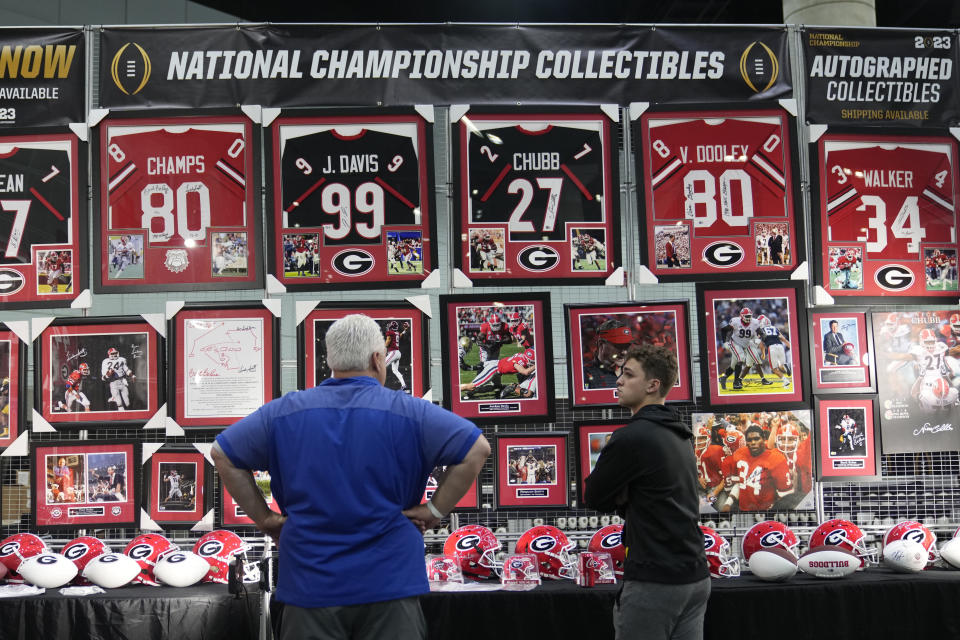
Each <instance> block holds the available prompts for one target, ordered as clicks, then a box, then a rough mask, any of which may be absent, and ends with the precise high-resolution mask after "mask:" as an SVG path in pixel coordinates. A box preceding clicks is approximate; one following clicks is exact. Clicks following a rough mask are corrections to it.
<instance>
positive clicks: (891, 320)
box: [883, 311, 900, 329]
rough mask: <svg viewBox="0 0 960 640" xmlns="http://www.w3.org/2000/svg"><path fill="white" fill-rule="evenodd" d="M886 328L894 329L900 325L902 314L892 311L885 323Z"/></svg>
mask: <svg viewBox="0 0 960 640" xmlns="http://www.w3.org/2000/svg"><path fill="white" fill-rule="evenodd" d="M883 324H884V326H886V327H888V328H890V329H893V328H894V327H896V326H897V325H899V324H900V313H899V312H898V311H891V312H890V313H888V314H887V317H886V319H885V320H884V321H883Z"/></svg>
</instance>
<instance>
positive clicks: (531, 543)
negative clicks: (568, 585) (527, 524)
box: [517, 524, 577, 580]
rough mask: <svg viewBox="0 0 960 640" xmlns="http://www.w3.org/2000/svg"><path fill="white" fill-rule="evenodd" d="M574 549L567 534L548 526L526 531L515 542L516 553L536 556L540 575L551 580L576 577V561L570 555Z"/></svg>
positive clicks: (574, 545)
mask: <svg viewBox="0 0 960 640" xmlns="http://www.w3.org/2000/svg"><path fill="white" fill-rule="evenodd" d="M576 548H577V545H576V543H574V542H571V541H570V539H569V538H567V534H565V533H564V532H563V531H560V529H557V528H556V527H553V526H550V525H548V524H547V525H540V526H537V527H533V528H532V529H527V530H526V531H525V532H524V534H523V535H522V536H520V539H519V540H517V553H532V554H534V555H536V556H537V559H538V560H539V561H540V575H541V576H542V577H544V578H550V579H551V580H559V579H560V578H569V579H570V580H573V579H574V578H576V577H577V561H576V559H575V558H574V557H573V556H572V555H571V554H570V552H571V551H573V550H574V549H576Z"/></svg>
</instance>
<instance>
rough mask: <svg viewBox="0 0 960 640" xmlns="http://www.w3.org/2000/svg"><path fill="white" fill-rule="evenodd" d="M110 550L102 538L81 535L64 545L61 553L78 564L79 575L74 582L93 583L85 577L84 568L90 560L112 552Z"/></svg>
mask: <svg viewBox="0 0 960 640" xmlns="http://www.w3.org/2000/svg"><path fill="white" fill-rule="evenodd" d="M110 551H111V549H110V547H108V546H107V545H106V543H104V542H103V540H101V539H100V538H94V537H93V536H80V537H79V538H74V539H73V540H71V541H70V542H68V543H67V544H65V545H63V549H61V550H60V553H61V554H62V555H63V556H65V557H66V558H67V559H68V560H72V561H73V564H75V565H77V577H76V578H74V582H76V583H77V584H91V583H90V581H89V580H87V579H86V578H84V577H83V570H84V568H85V567H86V566H87V563H88V562H90V561H91V560H93V559H94V558H96V557H97V556H102V555H103V554H105V553H110Z"/></svg>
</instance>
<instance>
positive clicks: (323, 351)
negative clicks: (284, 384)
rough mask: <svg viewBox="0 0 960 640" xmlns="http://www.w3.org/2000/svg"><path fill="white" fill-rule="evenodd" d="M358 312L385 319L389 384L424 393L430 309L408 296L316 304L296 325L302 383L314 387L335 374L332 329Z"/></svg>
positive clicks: (382, 324)
mask: <svg viewBox="0 0 960 640" xmlns="http://www.w3.org/2000/svg"><path fill="white" fill-rule="evenodd" d="M353 313H362V314H364V315H367V316H370V317H371V318H373V319H374V320H376V321H377V324H378V325H380V330H381V331H382V332H383V338H384V345H385V346H386V349H387V359H386V365H387V379H386V382H384V386H385V387H387V388H388V389H395V390H397V391H403V392H404V393H408V394H410V395H412V396H414V397H417V398H419V397H422V396H423V395H424V394H425V393H426V392H427V391H428V390H429V389H430V354H429V348H430V340H429V335H428V333H427V319H428V318H427V315H426V314H425V313H423V312H422V311H420V309H418V308H417V307H415V306H413V305H412V304H410V303H408V302H404V301H401V300H398V301H396V302H353V301H349V302H331V303H323V304H320V305H318V306H317V308H315V309H314V310H313V311H311V312H310V313H309V314H307V316H306V317H305V318H304V319H303V321H302V322H301V323H300V325H299V326H298V327H297V344H298V358H297V360H298V361H299V362H300V363H302V366H301V367H300V369H299V371H297V380H298V386H299V388H300V389H309V388H311V387H315V386H317V385H318V384H320V383H321V382H323V381H324V380H326V379H327V378H329V377H330V376H331V375H332V371H331V370H330V365H328V364H327V345H326V343H325V339H326V335H327V330H328V329H329V328H330V325H332V324H333V323H334V322H336V321H337V320H339V319H340V318H343V317H345V316H348V315H350V314H353Z"/></svg>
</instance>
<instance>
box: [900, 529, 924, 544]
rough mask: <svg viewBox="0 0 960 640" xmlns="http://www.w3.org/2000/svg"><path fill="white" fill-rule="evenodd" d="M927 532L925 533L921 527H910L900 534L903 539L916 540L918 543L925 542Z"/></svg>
mask: <svg viewBox="0 0 960 640" xmlns="http://www.w3.org/2000/svg"><path fill="white" fill-rule="evenodd" d="M926 537H927V536H926V534H924V533H923V531H921V530H920V529H909V530H907V531H905V532H904V534H903V535H902V536H900V539H901V540H910V541H911V542H916V543H917V544H923V540H924V538H926Z"/></svg>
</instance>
